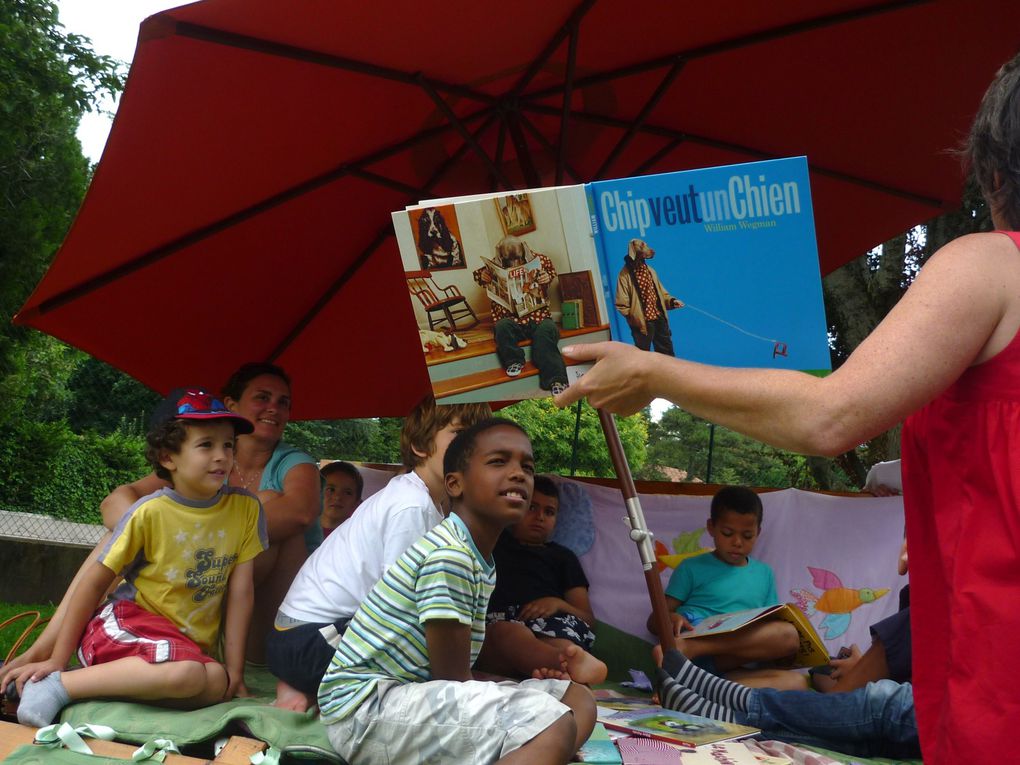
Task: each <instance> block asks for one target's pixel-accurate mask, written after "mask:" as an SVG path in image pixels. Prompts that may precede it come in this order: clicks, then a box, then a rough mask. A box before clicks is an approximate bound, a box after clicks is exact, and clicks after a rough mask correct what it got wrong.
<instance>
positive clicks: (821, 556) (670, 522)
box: [362, 468, 907, 655]
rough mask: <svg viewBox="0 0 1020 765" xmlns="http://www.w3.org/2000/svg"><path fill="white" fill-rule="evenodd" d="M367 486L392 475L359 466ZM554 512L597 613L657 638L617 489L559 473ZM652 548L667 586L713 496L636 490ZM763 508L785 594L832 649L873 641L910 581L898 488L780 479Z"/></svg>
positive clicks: (701, 536) (767, 548) (765, 552)
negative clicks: (900, 564)
mask: <svg viewBox="0 0 1020 765" xmlns="http://www.w3.org/2000/svg"><path fill="white" fill-rule="evenodd" d="M362 472H363V473H364V474H365V496H366V497H367V496H369V495H370V493H371V492H372V491H375V490H377V489H378V488H380V487H381V486H382V485H383V484H384V483H385V481H386V480H388V479H389V477H390V476H391V475H392V474H390V473H387V472H385V471H382V470H372V469H369V468H363V469H362ZM559 485H560V490H561V492H562V496H561V509H560V516H559V519H558V521H557V528H556V534H555V535H554V537H553V538H554V540H555V541H557V542H560V543H561V544H564V545H566V546H567V547H570V548H571V549H572V550H574V551H575V552H576V553H577V554H578V556H579V557H580V559H581V564H582V565H583V566H584V570H585V573H586V574H587V576H588V579H589V581H590V583H591V590H590V593H591V602H592V607H593V609H594V611H595V615H596V617H597V618H598V619H599V620H600V621H602V622H605V623H607V624H609V625H611V626H613V627H615V628H616V629H618V630H621V631H623V632H626V633H628V634H631V635H634V636H636V637H639V638H641V639H643V640H647V641H650V642H651V641H653V640H654V638H653V636H652V635H651V634H650V633H649V632H648V631H647V629H646V628H645V621H646V619H647V618H648V614H649V612H650V611H651V605H650V603H649V600H648V595H647V588H646V586H645V580H644V574H643V572H642V569H641V562H640V559H639V558H638V553H637V547H636V546H635V544H634V543H633V542H632V541H631V540H630V537H629V536H628V532H629V526H628V523H627V513H626V510H625V509H624V506H623V500H622V498H621V495H620V491H619V490H618V489H616V488H612V487H604V486H597V485H592V484H587V483H582V482H580V481H574V480H570V479H566V478H563V479H560V480H559ZM640 498H641V507H642V509H643V511H644V514H645V520H646V522H647V524H648V528H649V529H650V530H651V531H652V532H653V533H654V534H655V539H656V545H655V547H656V551H657V553H659V554H660V558H661V559H662V560H664V561H665V563H663V564H662V566H661V572H660V576H661V578H662V584H663V587H665V586H666V584H667V582H668V581H669V577H670V574H672V572H673V568H674V567H675V566H676V565H677V564H678V563H679V560H680V559H682V557H684V556H685V555H686V554H691V553H695V552H697V551H699V550H701V551H707V550H709V549H711V546H712V540H711V537H709V535H708V533H707V532H706V531H705V521H706V520H707V519H708V514H709V505H710V503H711V497H708V496H678V495H671V494H641V495H640ZM761 499H762V504H763V505H764V508H765V521H764V524H763V526H762V534H761V536H760V537H759V539H758V543H757V545H756V546H755V549H754V553H753V555H754V557H756V558H758V559H759V560H762V561H764V562H765V563H768V564H769V565H770V566H772V569H773V571H774V572H775V577H776V590H777V592H778V594H779V598H780V600H781V601H784V602H790V603H796V604H798V605H800V606H801V607H802V608H803V609H804V610H805V612H806V613H808V615H809V618H810V620H811V622H812V623H813V624H814V625H815V628H816V629H817V630H818V633H819V635H820V636H821V637H822V639H823V640H824V641H825V644H826V646H827V648H828V649H829V653H830V655H835V654H836V652H837V651H838V650H839V648H840V647H841V646H844V645H846V646H849V645H850V644H851V643H857V644H858V645H860V646H861V649H862V650H865V649H866V648H867V646H868V645H870V643H871V636H870V633H869V631H868V628H869V626H870V625H871V624H873V623H875V622H877V621H879V620H880V619H883V618H885V617H886V616H890V615H891V614H893V613H895V612H896V611H897V609H898V607H899V598H898V593H899V591H900V589H901V588H902V587H903V586H904V585H905V584H906V583H907V578H906V577H900V576H898V575H897V573H896V562H897V559H898V556H899V550H900V543H901V542H902V540H903V501H902V498H900V497H883V498H877V497H869V496H861V497H845V496H832V495H827V494H817V493H814V492H807V491H800V490H797V489H786V490H783V491H773V492H767V493H763V494H762V495H761Z"/></svg>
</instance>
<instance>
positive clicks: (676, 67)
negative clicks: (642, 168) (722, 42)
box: [595, 59, 687, 180]
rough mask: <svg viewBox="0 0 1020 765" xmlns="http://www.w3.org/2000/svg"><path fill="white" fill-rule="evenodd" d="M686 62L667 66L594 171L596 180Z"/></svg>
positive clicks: (613, 159) (635, 133)
mask: <svg viewBox="0 0 1020 765" xmlns="http://www.w3.org/2000/svg"><path fill="white" fill-rule="evenodd" d="M686 63H687V62H686V61H684V60H683V59H677V60H676V61H674V62H673V66H671V67H670V68H669V71H668V72H666V75H665V76H664V77H663V78H662V81H661V82H659V85H658V86H657V87H656V88H655V91H654V92H653V93H652V95H651V96H650V97H649V99H648V101H646V102H645V105H644V106H643V107H641V111H640V112H639V113H638V116H637V117H636V118H635V119H634V120H633V121H632V122H631V123H630V125H628V126H627V132H625V133H624V134H623V135H622V136H621V137H620V140H619V141H617V142H616V145H615V146H614V147H613V148H612V150H611V151H610V152H609V156H607V157H606V159H605V161H604V162H603V163H602V166H601V167H600V168H599V169H598V170H597V171H596V172H595V179H596V180H601V179H602V178H604V177H605V173H606V171H607V170H609V167H610V166H611V165H612V164H613V162H615V161H616V158H617V157H619V156H620V153H621V152H622V151H623V150H624V149H625V148H627V145H628V144H629V143H630V142H631V141H632V140H633V139H634V136H635V135H637V133H638V131H639V130H640V129H641V126H642V125H644V124H645V122H647V121H648V117H649V116H651V113H652V111H653V110H654V109H655V107H656V106H658V105H659V102H660V101H661V100H662V98H663V96H665V95H666V91H667V90H669V88H670V86H671V85H672V84H673V80H675V79H676V78H677V75H679V74H680V71H681V70H682V69H683V68H684V65H685V64H686Z"/></svg>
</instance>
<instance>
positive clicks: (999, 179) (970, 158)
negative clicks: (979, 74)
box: [963, 55, 1020, 231]
mask: <svg viewBox="0 0 1020 765" xmlns="http://www.w3.org/2000/svg"><path fill="white" fill-rule="evenodd" d="M963 154H964V161H965V165H966V166H967V167H968V169H969V170H970V171H971V172H973V173H974V178H975V180H976V181H977V184H978V187H979V188H980V189H981V193H982V194H983V195H984V198H985V200H986V201H987V202H988V204H989V205H991V207H992V210H993V211H994V212H996V213H997V214H998V215H999V216H1000V217H1001V218H1002V219H1003V221H1004V222H1005V224H1006V225H1007V226H1009V228H1010V229H1011V230H1014V231H1018V230H1020V55H1017V56H1014V57H1013V59H1011V60H1010V61H1008V62H1007V63H1006V64H1005V65H1003V67H1002V68H1001V69H1000V70H999V71H998V73H996V75H995V79H994V80H992V84H991V85H989V86H988V90H987V91H986V92H985V95H984V98H982V99H981V105H980V106H979V107H978V111H977V114H976V115H975V116H974V122H973V123H972V124H971V127H970V135H969V136H968V138H967V144H966V146H965V147H964V150H963Z"/></svg>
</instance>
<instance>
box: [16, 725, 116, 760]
mask: <svg viewBox="0 0 1020 765" xmlns="http://www.w3.org/2000/svg"><path fill="white" fill-rule="evenodd" d="M115 735H116V732H115V731H114V730H113V728H111V727H109V726H107V725H79V726H78V727H77V728H72V727H71V726H70V725H68V724H67V723H58V724H55V725H47V726H46V727H44V728H40V729H39V730H37V731H36V733H35V740H34V741H33V742H32V743H34V744H38V745H39V746H45V747H46V748H48V749H59V748H60V747H62V746H66V747H67V748H68V749H70V750H71V751H72V752H77V753H78V754H91V755H94V754H95V753H94V752H93V751H92V750H91V749H89V746H88V744H86V743H85V740H84V739H83V738H82V736H88V737H89V738H99V739H103V740H104V741H113V737H114V736H115Z"/></svg>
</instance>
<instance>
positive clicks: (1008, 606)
mask: <svg viewBox="0 0 1020 765" xmlns="http://www.w3.org/2000/svg"><path fill="white" fill-rule="evenodd" d="M1001 233H1005V234H1006V235H1007V236H1009V237H1010V238H1011V239H1013V242H1014V243H1015V244H1016V245H1017V247H1018V248H1020V233H1007V232H1001ZM1018 257H1020V255H1018ZM902 452H903V454H902V456H903V502H904V507H905V510H906V516H907V542H908V545H909V555H910V607H911V628H912V630H913V656H914V658H913V662H914V666H913V682H914V700H915V705H916V708H917V720H918V725H919V727H920V734H921V750H922V752H923V754H924V762H925V765H948V764H949V763H953V765H960V764H962V763H994V762H1006V761H1011V760H1012V757H1013V756H1015V754H1014V755H1009V754H1007V753H1008V752H1010V751H1014V749H1015V746H1014V745H1015V742H1016V739H1017V734H1018V733H1020V677H1018V676H1017V675H1015V674H1014V672H1013V670H1014V667H1015V666H1016V664H1017V661H1018V657H1017V649H1018V648H1020V333H1018V334H1017V336H1016V337H1014V338H1013V340H1012V341H1011V342H1010V344H1009V345H1008V346H1007V347H1006V348H1004V349H1003V350H1002V351H1001V352H999V353H998V354H997V355H995V356H994V357H993V358H991V359H989V360H988V361H986V362H984V363H983V364H980V365H978V366H975V367H971V368H969V369H967V370H966V371H965V372H964V373H963V374H962V375H961V376H960V378H959V379H958V380H957V381H956V382H955V383H953V385H951V386H950V387H949V388H948V389H947V390H946V391H944V392H943V393H942V394H941V395H939V396H938V398H936V399H935V400H934V401H932V402H931V403H930V404H928V405H927V406H925V407H924V408H923V409H921V410H920V411H918V412H916V413H915V414H913V415H911V417H910V418H909V419H908V420H907V421H906V424H905V425H904V427H903V449H902ZM1003 757H1006V759H1005V760H1003V759H1002V758H1003Z"/></svg>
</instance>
